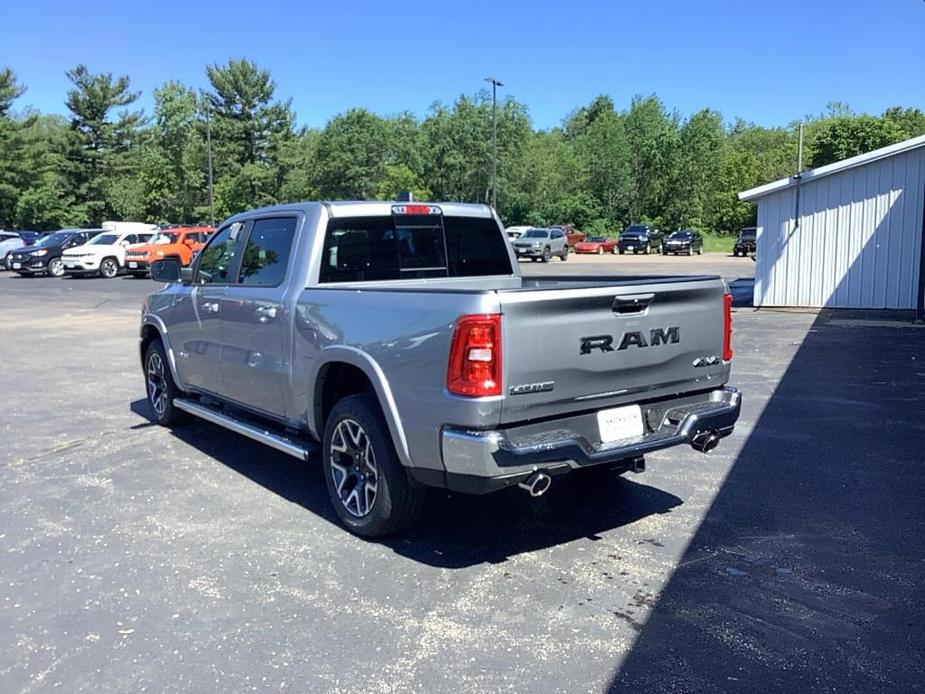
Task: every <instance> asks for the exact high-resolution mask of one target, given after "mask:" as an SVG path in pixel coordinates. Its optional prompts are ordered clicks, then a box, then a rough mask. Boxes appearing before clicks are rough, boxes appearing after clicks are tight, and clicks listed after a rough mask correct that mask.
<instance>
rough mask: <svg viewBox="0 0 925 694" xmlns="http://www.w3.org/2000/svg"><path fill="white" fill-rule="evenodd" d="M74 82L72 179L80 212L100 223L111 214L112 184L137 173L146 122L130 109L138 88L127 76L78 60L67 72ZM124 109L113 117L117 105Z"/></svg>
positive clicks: (71, 97) (69, 95)
mask: <svg viewBox="0 0 925 694" xmlns="http://www.w3.org/2000/svg"><path fill="white" fill-rule="evenodd" d="M66 74H67V78H68V80H70V82H71V84H72V85H73V87H72V88H71V89H69V90H68V92H67V100H66V101H65V105H66V106H67V108H68V110H69V111H70V112H71V131H72V133H73V138H72V147H71V151H70V167H69V171H68V174H69V178H70V184H71V188H72V189H73V191H74V193H75V195H76V197H77V199H78V200H79V201H80V202H79V208H80V214H79V217H80V218H81V219H83V220H84V221H85V222H87V223H90V224H94V225H95V224H99V223H100V222H102V221H103V218H104V217H105V216H107V215H109V214H111V213H112V212H113V211H114V210H113V206H112V205H111V204H110V201H109V199H108V197H107V189H108V187H109V185H111V183H112V182H113V181H114V180H116V179H119V178H121V177H125V176H130V175H133V174H134V171H133V170H132V168H133V166H134V164H135V162H136V159H135V158H134V157H131V156H130V153H131V150H132V149H133V147H134V146H135V145H136V144H137V140H138V136H139V133H138V129H139V127H140V126H141V125H142V124H143V117H142V113H141V111H130V110H128V109H127V108H125V107H128V106H130V105H131V104H133V103H134V102H135V101H136V100H137V99H138V96H139V94H138V92H133V91H131V90H130V89H129V78H128V77H127V76H125V75H123V76H121V77H118V78H115V79H114V78H113V76H112V74H111V73H99V74H93V73H91V72H90V71H89V70H88V69H87V68H86V67H85V66H84V65H78V66H77V67H75V68H74V69H72V70H69V71H68V72H67V73H66ZM119 108H122V110H121V111H119V112H118V114H116V116H115V118H114V117H113V112H114V111H115V110H116V109H119Z"/></svg>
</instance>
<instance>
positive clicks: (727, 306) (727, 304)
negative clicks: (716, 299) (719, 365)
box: [723, 294, 732, 361]
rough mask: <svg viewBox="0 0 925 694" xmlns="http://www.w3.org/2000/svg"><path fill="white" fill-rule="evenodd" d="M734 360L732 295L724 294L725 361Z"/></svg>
mask: <svg viewBox="0 0 925 694" xmlns="http://www.w3.org/2000/svg"><path fill="white" fill-rule="evenodd" d="M730 359H732V294H723V361H729V360H730Z"/></svg>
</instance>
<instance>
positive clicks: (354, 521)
mask: <svg viewBox="0 0 925 694" xmlns="http://www.w3.org/2000/svg"><path fill="white" fill-rule="evenodd" d="M152 277H153V278H154V279H156V280H159V281H163V282H167V285H166V286H165V287H164V288H162V289H160V290H158V291H156V292H154V293H153V294H151V295H150V296H149V297H148V298H147V300H146V302H145V305H144V308H143V311H142V317H141V345H140V347H141V361H142V367H143V371H144V376H145V380H146V386H147V394H148V399H149V401H150V404H151V407H152V410H153V412H154V417H155V418H156V420H157V421H158V422H159V423H161V424H165V425H168V424H173V423H176V422H177V421H178V420H179V419H182V418H183V417H185V416H186V415H189V414H192V415H195V416H197V417H201V418H203V419H205V420H208V421H210V422H213V423H215V424H218V425H220V426H223V427H225V428H227V429H230V430H232V431H235V432H237V433H239V434H242V435H244V436H248V437H250V438H253V439H256V440H258V441H261V442H263V443H265V444H267V445H269V446H272V447H273V448H276V449H278V450H280V451H283V452H285V453H288V454H291V455H293V456H296V457H298V458H301V459H304V460H320V461H321V464H322V466H323V468H324V478H325V481H326V484H327V488H328V492H329V494H330V496H331V500H332V503H333V505H334V508H335V509H336V510H337V513H338V515H339V517H340V518H341V519H342V520H343V522H344V524H345V525H346V526H347V527H348V528H349V529H350V530H351V531H353V532H355V533H357V534H360V535H364V536H379V535H384V534H388V533H393V532H396V531H398V530H400V529H402V528H404V527H406V526H407V525H408V524H410V523H411V522H412V521H413V520H414V518H415V517H416V515H417V513H418V512H419V510H420V509H421V505H422V502H423V499H424V492H425V488H426V487H443V488H447V489H451V490H457V491H462V492H470V493H486V492H491V491H493V490H497V489H501V488H504V487H508V486H512V485H518V486H520V487H522V488H524V489H525V490H527V492H529V493H530V494H532V495H534V496H539V495H541V494H543V493H544V492H545V491H546V490H547V489H548V488H549V487H550V484H551V481H552V479H553V478H554V477H555V476H556V475H559V474H562V473H567V472H569V471H572V470H575V469H578V468H584V467H590V466H607V467H608V468H616V469H618V470H622V471H627V470H633V471H639V470H641V469H642V467H643V464H644V461H643V455H644V454H645V453H647V452H649V451H655V450H658V449H662V448H667V447H669V446H676V445H679V444H685V443H686V444H690V445H691V446H693V447H694V448H695V449H697V450H700V451H703V452H707V451H709V450H710V449H712V448H713V447H714V446H716V444H717V442H718V441H719V439H720V438H722V437H724V436H727V435H728V434H730V433H731V432H732V430H733V426H734V424H735V422H736V419H737V418H738V415H739V407H740V396H739V393H738V391H736V390H735V389H733V388H729V387H727V386H726V385H725V383H726V381H727V380H728V377H729V369H730V360H731V358H732V350H731V345H730V333H731V325H730V311H731V309H730V306H731V297H730V296H729V294H728V293H727V289H726V286H725V284H724V282H723V280H722V279H720V278H718V277H619V276H612V277H555V278H553V277H537V278H524V277H521V276H520V272H519V270H518V265H517V262H516V260H515V258H514V254H513V249H512V248H511V246H510V244H509V243H508V242H507V240H506V239H505V236H504V229H503V227H502V225H501V224H500V222H499V220H498V218H497V216H495V214H494V213H493V212H492V210H491V209H490V208H489V207H486V206H484V205H465V204H458V203H427V204H418V203H389V202H330V203H325V202H308V203H299V204H292V205H283V206H278V207H272V208H266V209H260V210H255V211H252V212H247V213H244V214H240V215H237V216H235V217H232V218H231V219H229V220H227V221H226V222H225V223H224V224H222V226H221V227H220V229H219V230H218V231H217V232H216V233H215V234H214V235H213V236H212V238H211V239H210V240H209V243H208V245H207V246H206V247H205V248H204V249H203V250H202V252H201V253H200V254H199V256H198V258H197V259H196V261H195V262H194V263H193V265H192V266H191V267H189V268H180V267H179V266H178V265H177V264H176V261H173V260H164V261H158V262H157V263H155V265H154V267H153V268H152Z"/></svg>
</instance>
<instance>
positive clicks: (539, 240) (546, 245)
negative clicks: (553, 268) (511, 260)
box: [512, 227, 569, 263]
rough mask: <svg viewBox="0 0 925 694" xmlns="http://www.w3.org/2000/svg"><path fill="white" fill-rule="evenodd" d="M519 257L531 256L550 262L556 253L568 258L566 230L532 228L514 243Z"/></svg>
mask: <svg viewBox="0 0 925 694" xmlns="http://www.w3.org/2000/svg"><path fill="white" fill-rule="evenodd" d="M512 245H513V246H514V253H515V254H516V255H517V257H518V258H530V259H532V260H533V261H534V262H535V261H537V260H542V261H543V262H544V263H548V262H549V261H550V260H551V259H552V257H553V256H554V255H557V256H559V258H561V259H562V260H568V250H569V248H568V241H567V240H566V238H565V232H563V231H562V230H561V229H559V228H558V227H550V228H549V229H538V228H531V229H527V231H525V232H524V234H523V236H521V237H520V238H518V239H516V240H515V241H514V243H513V244H512Z"/></svg>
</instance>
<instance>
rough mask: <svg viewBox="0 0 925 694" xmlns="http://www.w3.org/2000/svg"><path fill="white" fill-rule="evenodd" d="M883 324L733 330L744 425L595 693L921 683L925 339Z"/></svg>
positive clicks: (776, 321) (793, 318)
mask: <svg viewBox="0 0 925 694" xmlns="http://www.w3.org/2000/svg"><path fill="white" fill-rule="evenodd" d="M887 318H894V316H892V315H890V314H889V313H887V312H880V313H864V312H857V313H855V312H851V311H840V312H837V313H836V312H831V311H823V312H821V313H820V314H819V316H818V317H817V318H816V319H815V320H813V322H812V323H811V324H810V323H807V321H806V319H805V316H804V318H802V319H801V318H800V316H799V315H798V313H796V312H781V313H778V314H775V313H774V312H771V311H764V312H762V313H761V314H755V317H754V318H753V319H751V320H750V322H749V323H743V324H744V325H747V326H748V329H741V330H739V331H738V332H737V337H738V343H737V349H738V350H739V352H740V354H744V355H749V354H756V355H761V359H760V361H759V360H753V361H749V357H748V356H746V357H743V361H742V362H741V364H742V367H744V368H742V370H741V372H740V373H738V374H736V373H734V380H733V382H734V383H736V384H737V385H740V386H741V387H742V388H743V390H744V391H745V393H746V408H747V409H745V410H743V420H744V421H743V422H742V424H743V427H742V428H743V429H744V430H745V431H746V432H749V427H748V423H749V421H750V420H751V421H753V422H754V424H753V426H752V427H751V430H750V432H749V433H748V436H747V439H746V440H745V442H744V444H743V446H742V448H741V450H740V452H739V453H738V455H737V456H736V460H735V462H734V463H733V466H732V467H731V469H730V470H729V472H728V474H727V476H726V477H725V480H724V481H723V483H722V486H721V487H720V488H719V490H718V493H717V495H716V497H715V499H714V501H713V503H712V505H711V506H710V508H709V509H708V510H707V511H706V512H705V514H704V515H703V516H702V522H701V524H700V526H699V528H698V530H697V531H696V533H695V534H694V536H693V537H692V538H691V541H690V544H689V545H688V547H687V549H686V551H685V552H684V554H683V556H682V558H681V559H680V560H679V561H678V563H677V565H676V567H675V570H674V572H673V573H672V575H671V576H670V579H669V580H668V582H667V584H666V585H665V586H664V588H663V589H662V590H661V592H660V595H659V597H658V601H657V604H656V605H655V606H654V609H653V610H652V612H651V614H650V616H649V618H648V620H647V621H646V622H645V623H644V624H641V625H639V628H638V634H637V635H636V638H635V642H634V643H633V645H632V648H631V649H630V651H629V653H628V654H627V655H626V657H625V659H622V661H621V662H619V663H618V664H617V666H616V670H615V672H614V673H613V677H612V680H611V681H610V683H609V686H608V688H607V689H608V690H609V691H612V692H639V691H685V692H701V691H703V692H716V691H737V692H752V691H760V692H778V691H779V692H809V691H838V692H874V691H877V692H883V691H897V692H899V691H917V690H919V689H920V688H921V685H922V682H923V681H925V680H923V676H925V661H923V660H922V657H921V653H922V650H921V643H922V640H923V638H925V629H923V624H925V607H923V606H925V599H923V598H925V592H923V588H922V585H923V584H922V566H923V562H925V543H923V540H922V538H923V536H925V514H923V513H922V509H923V505H922V499H923V495H925V472H923V465H922V461H923V452H922V442H923V441H925V425H923V420H922V418H921V403H922V402H925V370H923V368H922V367H921V366H920V365H921V364H923V363H925V330H922V329H920V328H919V329H917V328H915V327H913V326H911V325H909V324H908V323H899V322H897V323H894V324H891V323H889V322H887V321H886V319H887ZM900 318H902V316H900ZM905 319H906V320H908V317H905ZM788 344H790V345H799V346H798V348H797V349H796V350H794V351H792V358H791V356H790V355H789V354H787V352H788V351H789V350H788V348H787V345H788ZM775 353H782V356H780V357H777V358H778V359H782V360H783V364H784V372H783V375H782V376H781V377H780V378H779V380H778V378H777V377H776V376H769V375H766V373H765V372H764V371H763V370H762V367H761V362H762V361H763V362H765V363H771V364H773V360H774V359H775V357H774V355H775ZM788 362H789V364H788ZM772 368H780V367H779V366H777V367H772ZM749 393H752V394H753V395H752V396H751V398H749V396H748V394H749Z"/></svg>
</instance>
